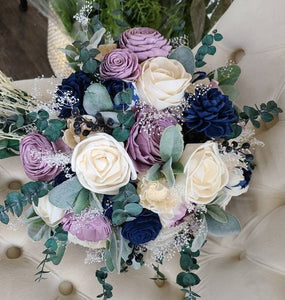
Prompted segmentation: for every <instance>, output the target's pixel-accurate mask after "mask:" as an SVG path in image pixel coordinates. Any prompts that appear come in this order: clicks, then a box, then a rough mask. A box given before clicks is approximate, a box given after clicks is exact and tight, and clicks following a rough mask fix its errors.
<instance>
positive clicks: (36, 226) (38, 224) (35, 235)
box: [28, 220, 50, 242]
mask: <svg viewBox="0 0 285 300" xmlns="http://www.w3.org/2000/svg"><path fill="white" fill-rule="evenodd" d="M49 230H50V228H49V226H48V225H46V223H45V222H44V221H43V220H38V221H35V222H33V223H30V224H29V225H28V236H29V237H30V238H31V239H32V240H34V241H36V242H37V241H39V240H41V239H42V238H43V237H44V235H45V233H46V231H49Z"/></svg>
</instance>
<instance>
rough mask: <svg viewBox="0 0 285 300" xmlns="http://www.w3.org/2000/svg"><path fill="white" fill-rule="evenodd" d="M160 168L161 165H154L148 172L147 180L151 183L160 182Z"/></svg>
mask: <svg viewBox="0 0 285 300" xmlns="http://www.w3.org/2000/svg"><path fill="white" fill-rule="evenodd" d="M160 168H161V165H160V164H159V163H156V164H154V165H153V166H152V167H151V168H149V169H148V170H147V173H146V179H147V180H149V181H156V180H159V179H160V178H161V173H160Z"/></svg>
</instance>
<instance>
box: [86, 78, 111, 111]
mask: <svg viewBox="0 0 285 300" xmlns="http://www.w3.org/2000/svg"><path fill="white" fill-rule="evenodd" d="M83 107H84V109H85V110H86V112H87V113H88V114H89V115H92V116H95V115H96V113H97V112H100V111H108V110H111V109H112V108H113V103H112V100H111V97H110V95H109V93H108V91H107V89H106V88H105V87H104V86H103V85H102V84H99V83H93V84H92V85H90V86H89V87H88V88H87V90H86V91H85V94H84V98H83Z"/></svg>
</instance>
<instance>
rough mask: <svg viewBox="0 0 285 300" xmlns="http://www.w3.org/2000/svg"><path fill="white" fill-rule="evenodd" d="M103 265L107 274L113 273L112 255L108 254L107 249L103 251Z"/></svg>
mask: <svg viewBox="0 0 285 300" xmlns="http://www.w3.org/2000/svg"><path fill="white" fill-rule="evenodd" d="M105 264H106V268H107V270H108V271H109V272H113V271H114V270H115V267H114V264H113V259H112V255H111V253H110V250H108V249H107V248H106V250H105Z"/></svg>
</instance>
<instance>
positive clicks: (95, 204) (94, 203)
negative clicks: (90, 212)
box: [89, 192, 104, 212]
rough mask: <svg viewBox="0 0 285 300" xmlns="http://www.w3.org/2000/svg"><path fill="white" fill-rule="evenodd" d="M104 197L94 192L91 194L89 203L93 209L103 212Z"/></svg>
mask: <svg viewBox="0 0 285 300" xmlns="http://www.w3.org/2000/svg"><path fill="white" fill-rule="evenodd" d="M103 197H104V195H102V194H96V193H94V192H90V193H89V203H90V207H91V208H92V209H97V210H98V211H99V212H103V207H102V200H103Z"/></svg>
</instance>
